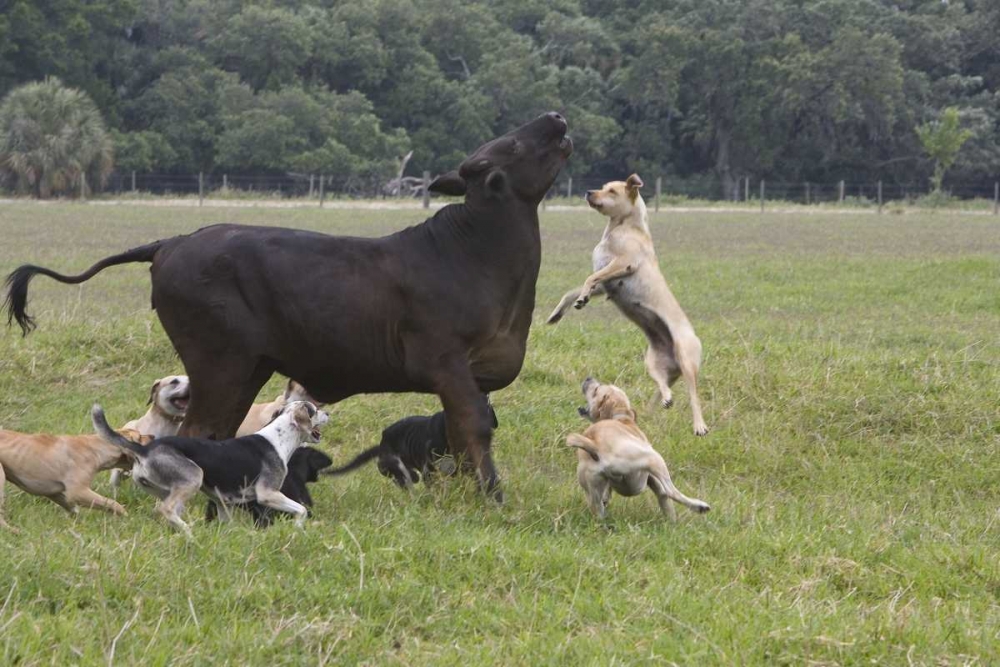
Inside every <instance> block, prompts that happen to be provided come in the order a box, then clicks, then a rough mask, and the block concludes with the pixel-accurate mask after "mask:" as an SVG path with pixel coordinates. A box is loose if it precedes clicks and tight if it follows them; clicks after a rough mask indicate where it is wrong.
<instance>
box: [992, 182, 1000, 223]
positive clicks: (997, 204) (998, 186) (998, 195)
mask: <svg viewBox="0 0 1000 667" xmlns="http://www.w3.org/2000/svg"><path fill="white" fill-rule="evenodd" d="M993 215H1000V181H997V182H996V183H994V184H993Z"/></svg>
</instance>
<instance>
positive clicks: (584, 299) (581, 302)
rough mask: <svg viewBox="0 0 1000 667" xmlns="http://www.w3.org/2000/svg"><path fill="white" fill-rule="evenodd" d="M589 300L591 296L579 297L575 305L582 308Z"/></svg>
mask: <svg viewBox="0 0 1000 667" xmlns="http://www.w3.org/2000/svg"><path fill="white" fill-rule="evenodd" d="M588 301H590V297H589V296H581V297H580V298H579V299H577V300H576V303H574V304H573V307H574V308H576V309H577V310H580V309H581V308H583V307H584V306H586V305H587V302H588Z"/></svg>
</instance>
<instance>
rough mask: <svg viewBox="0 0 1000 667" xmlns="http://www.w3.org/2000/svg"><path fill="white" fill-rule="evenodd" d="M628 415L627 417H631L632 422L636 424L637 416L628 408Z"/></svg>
mask: <svg viewBox="0 0 1000 667" xmlns="http://www.w3.org/2000/svg"><path fill="white" fill-rule="evenodd" d="M628 413H629V415H631V417H632V421H634V422H638V421H639V419H638V418H637V416H636V414H635V410H633V409H632V408H629V410H628Z"/></svg>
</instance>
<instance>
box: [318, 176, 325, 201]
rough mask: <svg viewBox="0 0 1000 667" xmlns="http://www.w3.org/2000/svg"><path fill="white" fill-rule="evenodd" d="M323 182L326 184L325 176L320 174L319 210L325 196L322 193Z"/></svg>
mask: <svg viewBox="0 0 1000 667" xmlns="http://www.w3.org/2000/svg"><path fill="white" fill-rule="evenodd" d="M325 182H326V174H320V175H319V207H320V208H323V199H324V194H325V193H324V192H323V184H324V183H325Z"/></svg>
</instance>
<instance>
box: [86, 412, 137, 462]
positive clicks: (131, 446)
mask: <svg viewBox="0 0 1000 667" xmlns="http://www.w3.org/2000/svg"><path fill="white" fill-rule="evenodd" d="M90 421H91V422H93V424H94V432H95V433H97V435H98V436H100V438H101V440H104V441H105V442H107V443H108V444H110V445H114V446H115V447H119V448H121V449H123V450H125V453H126V454H129V455H130V456H132V457H134V459H141V458H143V457H144V456H145V455H146V454H148V453H149V452H148V451H147V450H146V448H145V447H143V446H142V445H138V444H136V443H134V442H132V441H131V440H129V439H128V438H126V437H124V436H123V435H122V434H120V433H118V432H117V431H115V430H114V429H112V428H111V427H110V426H109V425H108V420H107V419H106V418H105V417H104V408H102V407H101V406H100V405H98V404H97V403H95V404H94V407H92V408H91V409H90Z"/></svg>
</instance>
